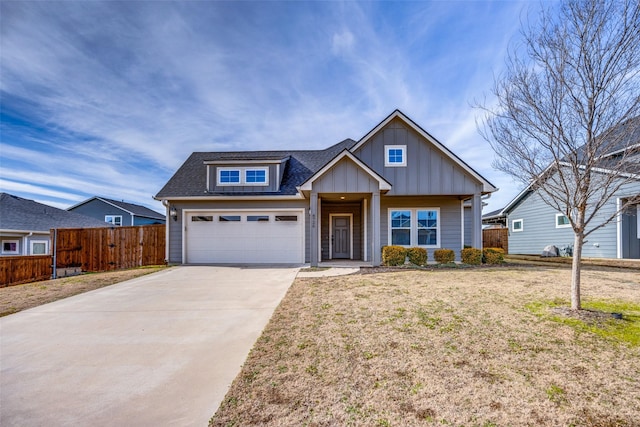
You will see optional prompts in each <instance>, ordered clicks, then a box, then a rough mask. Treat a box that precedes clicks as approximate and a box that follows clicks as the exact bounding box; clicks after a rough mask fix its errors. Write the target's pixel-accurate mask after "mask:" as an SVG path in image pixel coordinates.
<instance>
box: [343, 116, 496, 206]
mask: <svg viewBox="0 0 640 427" xmlns="http://www.w3.org/2000/svg"><path fill="white" fill-rule="evenodd" d="M395 118H399V119H400V120H402V121H403V122H405V124H407V125H408V126H409V127H411V128H412V129H413V130H414V131H416V132H417V133H418V134H419V135H420V136H422V137H423V138H425V139H426V140H427V141H429V142H430V143H432V144H433V145H434V146H435V147H436V148H437V149H438V150H439V151H441V152H442V153H443V154H444V155H445V156H447V157H449V158H450V159H451V160H452V161H453V162H454V163H456V164H457V165H458V166H460V167H461V168H462V169H464V170H465V171H467V172H468V173H469V174H471V175H472V176H473V177H474V178H476V179H477V180H478V181H480V182H481V183H482V191H483V192H485V193H491V192H494V191H498V188H497V187H494V186H493V184H491V183H490V182H489V181H487V180H486V178H484V177H483V176H482V175H480V174H479V173H478V172H476V171H475V170H473V169H472V168H471V167H470V166H469V165H467V164H466V163H465V162H464V161H462V160H461V159H460V158H459V157H458V156H456V155H455V154H453V152H451V151H450V150H449V149H448V148H447V147H445V146H444V145H442V143H440V142H439V141H438V140H437V139H435V138H434V137H433V136H431V135H429V134H428V133H427V132H426V131H425V130H424V129H422V128H421V127H420V126H418V125H417V124H416V123H414V122H413V120H411V119H410V118H409V117H407V116H406V115H405V114H404V113H403V112H401V111H400V110H395V111H394V112H393V113H391V114H390V115H389V116H388V117H387V118H386V119H384V120H383V121H382V122H380V123H379V124H378V125H377V126H376V127H374V128H373V129H371V131H369V133H367V134H366V135H365V136H363V137H362V138H361V139H360V140H359V141H358V142H357V143H356V145H354V146H353V147H352V148H351V152H354V153H355V152H356V151H357V150H358V149H359V148H360V147H362V145H364V144H365V143H367V142H368V141H369V139H371V138H372V137H373V136H374V135H375V134H376V133H377V132H378V131H380V130H381V129H382V128H384V127H385V126H386V125H387V124H389V123H390V122H391V121H392V120H393V119H395Z"/></svg>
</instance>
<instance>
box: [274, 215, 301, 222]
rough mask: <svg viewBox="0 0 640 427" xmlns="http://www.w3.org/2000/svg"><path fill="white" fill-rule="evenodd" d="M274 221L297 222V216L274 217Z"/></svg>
mask: <svg viewBox="0 0 640 427" xmlns="http://www.w3.org/2000/svg"><path fill="white" fill-rule="evenodd" d="M276 221H294V222H295V221H298V216H297V215H276Z"/></svg>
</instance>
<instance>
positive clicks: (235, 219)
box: [219, 215, 240, 222]
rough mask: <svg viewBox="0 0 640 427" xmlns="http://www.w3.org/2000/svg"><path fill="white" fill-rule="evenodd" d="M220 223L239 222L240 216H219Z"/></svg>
mask: <svg viewBox="0 0 640 427" xmlns="http://www.w3.org/2000/svg"><path fill="white" fill-rule="evenodd" d="M219 221H220V222H239V221H240V215H220V217H219Z"/></svg>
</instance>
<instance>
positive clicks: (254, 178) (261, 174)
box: [244, 169, 267, 184]
mask: <svg viewBox="0 0 640 427" xmlns="http://www.w3.org/2000/svg"><path fill="white" fill-rule="evenodd" d="M244 181H245V182H246V183H247V184H249V183H259V184H264V183H265V182H267V171H266V170H265V169H247V170H246V171H245V180H244Z"/></svg>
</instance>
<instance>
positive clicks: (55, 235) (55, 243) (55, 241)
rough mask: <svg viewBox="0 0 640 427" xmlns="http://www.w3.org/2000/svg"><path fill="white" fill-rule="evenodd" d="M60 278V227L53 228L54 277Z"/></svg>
mask: <svg viewBox="0 0 640 427" xmlns="http://www.w3.org/2000/svg"><path fill="white" fill-rule="evenodd" d="M57 278H58V229H57V228H54V229H53V275H52V279H57Z"/></svg>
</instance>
